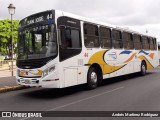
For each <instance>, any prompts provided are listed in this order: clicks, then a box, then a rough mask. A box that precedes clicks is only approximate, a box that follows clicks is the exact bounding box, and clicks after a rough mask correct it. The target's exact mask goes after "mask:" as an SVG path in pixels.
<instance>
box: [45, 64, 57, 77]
mask: <svg viewBox="0 0 160 120" xmlns="http://www.w3.org/2000/svg"><path fill="white" fill-rule="evenodd" d="M54 70H55V66H51V67H49V68H47V69H45V70H44V71H43V77H45V76H47V75H48V74H50V73H51V72H52V71H54Z"/></svg>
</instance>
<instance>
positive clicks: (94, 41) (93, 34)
mask: <svg viewBox="0 0 160 120" xmlns="http://www.w3.org/2000/svg"><path fill="white" fill-rule="evenodd" d="M83 27H84V42H85V43H84V44H85V46H86V47H87V48H92V47H95V48H96V47H100V43H99V32H98V26H97V25H92V24H88V23H84V26H83Z"/></svg>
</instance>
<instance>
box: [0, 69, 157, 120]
mask: <svg viewBox="0 0 160 120" xmlns="http://www.w3.org/2000/svg"><path fill="white" fill-rule="evenodd" d="M159 72H160V67H159V68H156V69H154V70H151V71H148V73H147V75H146V76H143V77H142V76H138V74H132V75H126V76H122V77H117V78H112V79H107V80H105V83H104V85H103V86H100V87H98V88H97V89H95V90H86V89H85V87H84V86H83V85H80V86H76V87H70V88H66V89H61V90H58V89H44V88H30V89H24V90H19V91H12V92H8V93H2V94H0V111H15V110H16V111H160V74H159ZM56 119H60V118H56ZM68 119H69V118H68ZM78 119H80V118H78ZM83 119H85V118H83ZM86 119H89V118H86ZM86 119H85V120H86ZM93 119H95V118H93ZM100 119H103V118H100ZM104 119H106V118H104ZM107 119H109V120H112V119H114V120H117V119H118V118H107ZM121 119H123V118H121ZM158 119H159V118H158ZM70 120H71V119H70ZM118 120H119V119H118ZM128 120H131V118H129V119H128ZM135 120H136V119H135ZM144 120H150V118H148V119H146V118H145V119H144Z"/></svg>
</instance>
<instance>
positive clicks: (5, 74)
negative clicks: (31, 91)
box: [0, 68, 26, 93]
mask: <svg viewBox="0 0 160 120" xmlns="http://www.w3.org/2000/svg"><path fill="white" fill-rule="evenodd" d="M13 73H14V76H11V71H10V70H7V68H1V69H0V93H3V92H9V91H13V90H19V89H24V88H26V87H24V86H20V85H17V83H16V77H15V75H16V69H14V71H13Z"/></svg>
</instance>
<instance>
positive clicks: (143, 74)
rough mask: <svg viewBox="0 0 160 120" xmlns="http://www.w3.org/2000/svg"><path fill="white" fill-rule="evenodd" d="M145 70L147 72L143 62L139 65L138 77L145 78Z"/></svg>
mask: <svg viewBox="0 0 160 120" xmlns="http://www.w3.org/2000/svg"><path fill="white" fill-rule="evenodd" d="M146 70H147V66H146V63H145V62H144V61H143V62H142V63H141V71H140V75H141V76H145V75H146Z"/></svg>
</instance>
